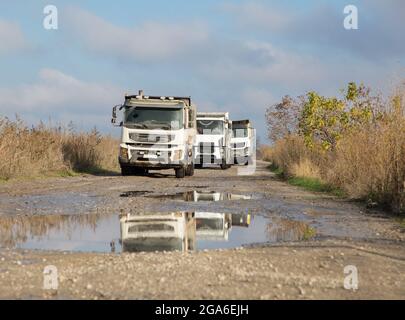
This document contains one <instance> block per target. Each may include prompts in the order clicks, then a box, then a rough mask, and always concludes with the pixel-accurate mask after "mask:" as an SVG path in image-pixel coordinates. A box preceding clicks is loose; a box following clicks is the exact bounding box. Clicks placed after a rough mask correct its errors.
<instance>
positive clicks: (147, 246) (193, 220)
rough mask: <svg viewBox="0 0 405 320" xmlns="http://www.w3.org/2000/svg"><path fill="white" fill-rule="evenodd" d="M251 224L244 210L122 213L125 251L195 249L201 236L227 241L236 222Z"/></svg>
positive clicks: (246, 225) (238, 224)
mask: <svg viewBox="0 0 405 320" xmlns="http://www.w3.org/2000/svg"><path fill="white" fill-rule="evenodd" d="M249 224H250V215H244V214H230V213H215V212H195V213H190V212H173V213H161V214H126V215H122V216H121V217H120V229H121V245H122V251H123V252H140V251H192V250H195V248H196V242H197V241H198V240H209V241H228V237H229V232H230V230H231V228H232V226H233V225H234V226H237V227H249Z"/></svg>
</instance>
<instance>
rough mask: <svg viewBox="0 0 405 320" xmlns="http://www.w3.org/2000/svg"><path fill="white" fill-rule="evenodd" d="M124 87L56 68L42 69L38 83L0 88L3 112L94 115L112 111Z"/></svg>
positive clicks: (53, 116) (46, 114) (0, 101)
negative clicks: (97, 81) (79, 78)
mask: <svg viewBox="0 0 405 320" xmlns="http://www.w3.org/2000/svg"><path fill="white" fill-rule="evenodd" d="M122 97H123V90H121V89H119V88H117V87H116V86H113V85H109V84H100V83H94V82H86V81H81V80H78V79H76V78H74V77H72V76H69V75H66V74H64V73H62V72H60V71H58V70H54V69H42V70H41V71H40V72H39V78H38V80H37V81H36V82H35V83H31V84H22V85H19V86H15V87H3V88H0V112H1V113H2V114H8V115H10V113H17V114H22V115H24V116H25V115H26V114H27V113H28V114H34V115H35V114H37V115H38V114H44V115H45V116H51V117H52V118H57V117H58V115H59V114H60V113H76V114H91V113H94V112H95V111H98V112H100V113H103V112H106V111H107V110H110V109H111V107H112V105H113V104H114V103H115V104H117V102H120V101H121V100H122Z"/></svg>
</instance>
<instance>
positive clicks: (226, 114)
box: [197, 112, 229, 119]
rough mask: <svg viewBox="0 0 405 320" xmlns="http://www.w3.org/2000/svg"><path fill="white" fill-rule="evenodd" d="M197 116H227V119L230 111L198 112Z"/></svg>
mask: <svg viewBox="0 0 405 320" xmlns="http://www.w3.org/2000/svg"><path fill="white" fill-rule="evenodd" d="M197 118H226V119H229V112H197Z"/></svg>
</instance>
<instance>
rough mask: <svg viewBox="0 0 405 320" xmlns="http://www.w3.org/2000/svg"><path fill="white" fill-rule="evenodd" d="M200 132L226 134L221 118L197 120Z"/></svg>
mask: <svg viewBox="0 0 405 320" xmlns="http://www.w3.org/2000/svg"><path fill="white" fill-rule="evenodd" d="M197 131H198V134H215V135H219V134H224V122H223V121H221V120H197Z"/></svg>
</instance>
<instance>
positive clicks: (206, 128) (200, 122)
mask: <svg viewBox="0 0 405 320" xmlns="http://www.w3.org/2000/svg"><path fill="white" fill-rule="evenodd" d="M231 128H232V123H231V121H230V120H229V113H228V112H199V113H197V137H196V145H195V150H194V154H195V160H194V163H195V164H196V165H198V166H206V165H210V164H217V165H220V166H221V168H222V169H223V170H224V169H227V168H229V167H230V165H231V164H232V158H231V149H230V143H231Z"/></svg>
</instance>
